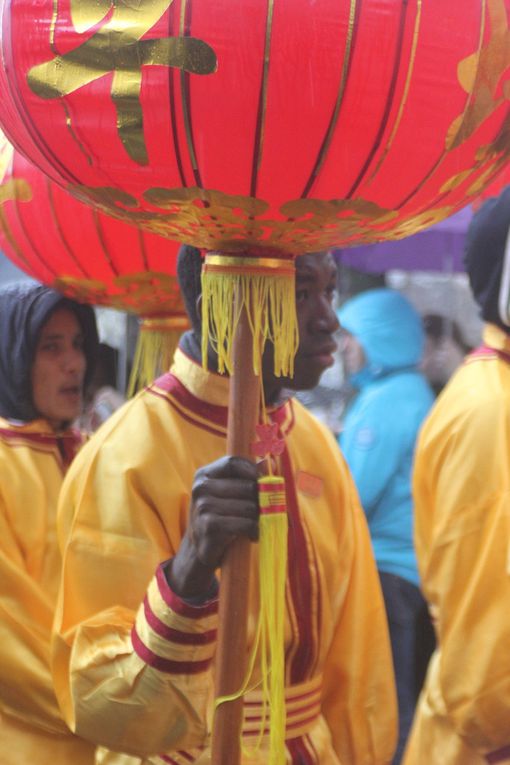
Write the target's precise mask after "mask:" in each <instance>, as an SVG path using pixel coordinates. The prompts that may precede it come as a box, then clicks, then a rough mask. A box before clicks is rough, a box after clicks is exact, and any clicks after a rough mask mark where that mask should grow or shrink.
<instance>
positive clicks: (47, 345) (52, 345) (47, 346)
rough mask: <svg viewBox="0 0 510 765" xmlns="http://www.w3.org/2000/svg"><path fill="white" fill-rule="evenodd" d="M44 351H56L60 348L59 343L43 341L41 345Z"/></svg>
mask: <svg viewBox="0 0 510 765" xmlns="http://www.w3.org/2000/svg"><path fill="white" fill-rule="evenodd" d="M41 350H42V351H49V352H51V353H54V352H55V351H57V350H58V345H57V343H43V344H42V346H41Z"/></svg>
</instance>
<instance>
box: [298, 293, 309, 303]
mask: <svg viewBox="0 0 510 765" xmlns="http://www.w3.org/2000/svg"><path fill="white" fill-rule="evenodd" d="M307 299H308V290H296V303H302V302H303V301H304V300H307Z"/></svg>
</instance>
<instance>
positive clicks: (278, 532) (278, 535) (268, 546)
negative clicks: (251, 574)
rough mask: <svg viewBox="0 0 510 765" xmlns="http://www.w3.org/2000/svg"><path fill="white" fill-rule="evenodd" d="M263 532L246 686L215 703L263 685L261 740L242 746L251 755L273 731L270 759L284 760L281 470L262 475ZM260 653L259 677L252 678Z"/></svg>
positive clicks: (272, 764) (279, 763) (273, 764)
mask: <svg viewBox="0 0 510 765" xmlns="http://www.w3.org/2000/svg"><path fill="white" fill-rule="evenodd" d="M259 506H260V535H259V590H260V609H259V618H258V624H257V629H256V637H255V641H254V644H253V647H252V652H251V656H250V659H249V662H248V672H247V676H246V679H245V681H244V683H243V686H242V688H240V690H239V691H238V692H237V693H234V694H232V695H230V696H222V697H220V698H217V699H216V702H215V709H216V708H217V707H218V706H219V705H220V704H224V703H225V702H228V701H234V700H235V699H238V698H239V697H240V696H243V695H244V694H245V693H246V692H247V691H249V690H254V688H255V687H259V686H260V685H261V686H262V699H263V702H262V714H261V722H260V732H259V736H258V740H257V742H256V743H255V745H254V746H253V747H246V746H245V745H244V744H243V743H242V742H241V748H242V751H243V753H244V755H245V756H246V757H247V758H250V757H254V756H255V755H256V754H257V753H258V752H259V750H260V747H261V743H262V738H263V736H264V735H266V734H267V732H269V759H268V760H267V763H268V765H285V760H286V755H285V751H286V750H285V721H286V712H285V583H286V579H287V533H288V520H287V507H286V498H285V480H284V479H283V478H282V477H281V476H265V477H264V478H260V479H259ZM257 657H258V658H259V663H260V674H261V679H260V681H259V682H258V683H256V684H253V683H252V682H251V678H252V675H253V670H254V667H255V663H256V659H257Z"/></svg>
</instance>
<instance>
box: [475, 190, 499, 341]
mask: <svg viewBox="0 0 510 765" xmlns="http://www.w3.org/2000/svg"><path fill="white" fill-rule="evenodd" d="M509 227H510V186H507V187H506V188H505V189H504V190H503V191H502V193H501V194H500V195H499V196H498V197H494V198H492V199H488V200H487V201H486V202H485V203H484V204H483V205H482V207H481V208H480V209H479V210H478V212H477V213H476V214H475V215H474V217H473V220H472V221H471V224H470V226H469V229H468V232H467V236H466V251H465V265H466V271H467V274H468V276H469V283H470V285H471V290H472V292H473V295H474V298H475V300H476V302H477V303H478V305H479V306H480V309H481V310H480V313H481V316H482V319H483V320H484V321H488V322H491V324H497V326H498V327H501V329H504V330H505V332H507V333H508V332H510V329H509V328H508V327H507V326H506V325H505V324H504V323H503V322H502V321H501V317H500V315H499V308H498V304H499V290H500V286H501V277H502V274H503V260H504V255H505V246H506V240H507V236H508V229H509Z"/></svg>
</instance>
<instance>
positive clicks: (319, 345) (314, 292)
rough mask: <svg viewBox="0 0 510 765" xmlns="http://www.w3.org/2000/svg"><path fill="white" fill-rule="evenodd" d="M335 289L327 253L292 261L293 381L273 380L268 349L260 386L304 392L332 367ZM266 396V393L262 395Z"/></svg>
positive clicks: (335, 325)
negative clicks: (296, 331)
mask: <svg viewBox="0 0 510 765" xmlns="http://www.w3.org/2000/svg"><path fill="white" fill-rule="evenodd" d="M335 289H336V268H335V262H334V260H333V257H332V256H331V255H330V254H329V253H319V254H312V255H301V256H300V257H298V258H296V311H297V319H298V327H299V348H298V352H297V355H296V358H295V362H294V377H293V378H275V377H274V376H273V375H272V373H271V372H270V369H272V367H271V364H272V353H271V352H270V351H271V346H267V348H268V350H269V352H268V353H264V362H263V367H264V386H265V388H268V387H269V388H270V387H271V378H272V381H273V382H274V383H275V384H276V385H278V387H279V388H282V387H286V388H291V389H292V390H308V389H310V388H314V387H315V386H316V385H317V383H318V382H319V380H320V377H321V375H322V373H323V372H324V370H325V369H327V368H328V367H330V366H332V364H333V363H334V357H333V353H334V352H335V350H336V341H335V339H334V333H335V332H336V330H337V329H338V320H337V317H336V313H335V311H334V310H333V297H334V294H335ZM266 392H267V391H266Z"/></svg>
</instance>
